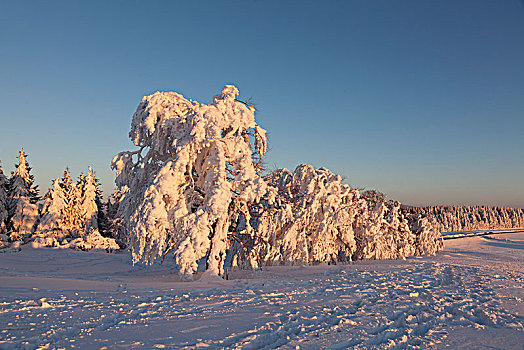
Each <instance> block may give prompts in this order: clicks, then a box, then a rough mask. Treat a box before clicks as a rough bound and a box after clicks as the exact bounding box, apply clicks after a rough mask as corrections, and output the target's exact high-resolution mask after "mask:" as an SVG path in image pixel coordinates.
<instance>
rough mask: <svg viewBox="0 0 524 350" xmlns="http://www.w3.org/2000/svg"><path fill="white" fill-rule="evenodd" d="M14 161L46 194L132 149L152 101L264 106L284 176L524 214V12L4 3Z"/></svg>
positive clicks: (0, 11)
mask: <svg viewBox="0 0 524 350" xmlns="http://www.w3.org/2000/svg"><path fill="white" fill-rule="evenodd" d="M0 5H1V6H0V160H1V161H2V164H3V169H4V172H6V173H9V172H10V171H12V170H13V164H14V163H15V162H16V159H15V157H16V156H17V154H18V153H17V152H18V150H19V148H20V147H21V146H23V147H25V149H26V151H27V153H28V154H29V158H28V160H29V162H30V165H31V166H32V167H33V174H34V175H35V178H36V181H37V183H39V184H40V187H41V190H42V192H43V193H45V191H46V190H47V188H49V187H50V185H51V180H52V179H54V178H56V177H58V176H61V174H62V172H63V170H64V168H65V167H66V166H69V167H70V168H71V169H72V173H73V174H74V176H77V175H78V173H79V172H80V171H85V170H86V169H87V166H88V165H92V166H93V167H94V169H95V171H96V172H97V175H98V176H99V177H100V178H101V180H102V183H103V186H104V187H103V188H104V190H105V191H110V190H112V188H113V187H114V182H113V181H114V174H113V173H112V172H111V170H110V168H109V164H110V161H111V158H112V157H113V155H115V154H116V153H118V152H120V151H123V150H130V149H133V146H132V144H131V142H130V140H129V139H128V136H127V135H128V132H129V128H130V121H131V116H132V114H133V112H134V111H135V109H136V107H137V105H138V103H139V102H140V100H141V98H142V96H143V95H146V94H150V93H153V92H155V91H157V90H174V91H177V92H180V93H182V94H184V95H185V96H186V97H188V98H192V99H197V100H199V101H201V102H209V101H210V100H211V97H212V96H213V95H214V94H216V93H218V92H219V91H220V90H221V89H222V87H223V85H224V84H235V85H236V86H238V88H239V89H240V92H241V97H243V98H248V97H251V96H252V97H253V98H254V100H255V101H256V103H257V107H258V108H259V109H260V111H259V113H258V115H257V120H258V122H259V124H261V125H262V126H263V127H264V128H266V129H267V130H268V131H269V136H270V147H271V151H270V153H269V154H268V156H267V159H266V160H267V163H268V164H269V166H270V167H271V168H273V167H286V168H290V169H294V167H295V166H296V165H298V164H300V163H311V164H313V165H314V166H316V167H320V166H325V167H327V168H329V169H331V170H333V171H334V172H337V173H339V174H341V175H343V176H345V177H346V178H347V181H348V182H349V183H350V184H351V185H353V186H357V187H366V188H376V189H378V190H380V191H382V192H385V193H387V194H388V197H389V198H392V199H396V200H400V201H401V202H404V203H408V204H415V205H422V204H489V205H507V206H520V207H524V4H523V2H522V1H517V0H515V1H510V0H507V1H505V0H502V1H496V0H490V1H482V0H471V1H458V0H449V1H438V2H436V1H423V0H413V1H389V0H385V1H367V0H362V1H183V2H182V1H61V2H57V1H33V2H29V1H4V0H2V1H0Z"/></svg>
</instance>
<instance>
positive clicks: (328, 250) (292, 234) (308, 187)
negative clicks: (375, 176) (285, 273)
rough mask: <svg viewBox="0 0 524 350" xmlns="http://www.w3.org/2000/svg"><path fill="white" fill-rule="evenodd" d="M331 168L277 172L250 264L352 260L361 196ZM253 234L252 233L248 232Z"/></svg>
mask: <svg viewBox="0 0 524 350" xmlns="http://www.w3.org/2000/svg"><path fill="white" fill-rule="evenodd" d="M341 181H342V178H341V177H340V176H339V175H336V174H333V173H332V172H331V171H329V170H328V169H326V168H320V169H314V168H313V167H312V166H311V165H307V164H302V165H299V166H298V167H297V168H296V169H295V171H294V172H293V173H291V172H290V171H289V170H287V169H279V170H277V171H275V172H274V173H273V174H272V175H271V176H270V178H269V183H268V189H269V191H268V197H269V198H268V199H267V201H263V202H262V203H261V205H262V206H263V207H262V208H260V209H258V211H259V212H260V214H259V215H257V216H258V217H257V218H255V220H256V225H254V226H255V227H256V232H254V233H252V236H253V239H254V240H255V243H254V247H253V250H252V251H251V253H250V257H249V258H250V264H251V265H252V266H257V265H260V264H275V263H276V264H278V263H287V264H290V263H291V264H296V263H305V264H308V263H311V262H319V261H340V260H345V261H347V260H349V259H351V256H352V255H353V253H354V251H355V247H356V246H355V239H354V232H353V222H354V219H355V216H356V215H357V214H358V208H359V207H358V205H357V204H356V202H358V201H359V199H360V195H359V193H358V191H357V190H352V189H351V188H350V187H349V185H347V184H342V183H341ZM246 233H250V232H245V233H244V234H246Z"/></svg>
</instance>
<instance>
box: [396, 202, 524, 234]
mask: <svg viewBox="0 0 524 350" xmlns="http://www.w3.org/2000/svg"><path fill="white" fill-rule="evenodd" d="M405 210H406V211H407V212H408V213H410V214H415V215H417V214H418V215H421V216H425V217H429V218H434V219H435V220H436V222H437V223H438V224H439V225H440V231H441V232H450V231H464V230H466V231H468V230H491V229H504V228H524V209H522V208H507V207H488V206H477V205H474V206H463V205H453V206H427V207H408V208H406V209H405Z"/></svg>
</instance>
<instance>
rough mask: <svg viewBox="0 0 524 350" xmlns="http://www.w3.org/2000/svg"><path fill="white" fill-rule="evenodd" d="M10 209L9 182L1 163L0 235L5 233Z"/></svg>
mask: <svg viewBox="0 0 524 350" xmlns="http://www.w3.org/2000/svg"><path fill="white" fill-rule="evenodd" d="M8 207H9V189H8V180H7V177H6V176H5V175H4V172H3V171H2V163H1V162H0V233H5V231H6V225H7V217H8V215H9V213H8Z"/></svg>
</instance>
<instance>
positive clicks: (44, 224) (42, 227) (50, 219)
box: [38, 178, 67, 232]
mask: <svg viewBox="0 0 524 350" xmlns="http://www.w3.org/2000/svg"><path fill="white" fill-rule="evenodd" d="M66 209H67V198H66V194H65V192H64V189H63V188H62V186H60V179H58V178H57V179H56V180H54V181H53V187H51V188H50V189H49V192H48V193H47V194H46V196H45V202H44V206H43V209H42V216H41V218H40V223H39V224H38V231H41V232H48V231H62V230H63V229H64V227H63V218H64V215H65V212H66Z"/></svg>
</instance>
